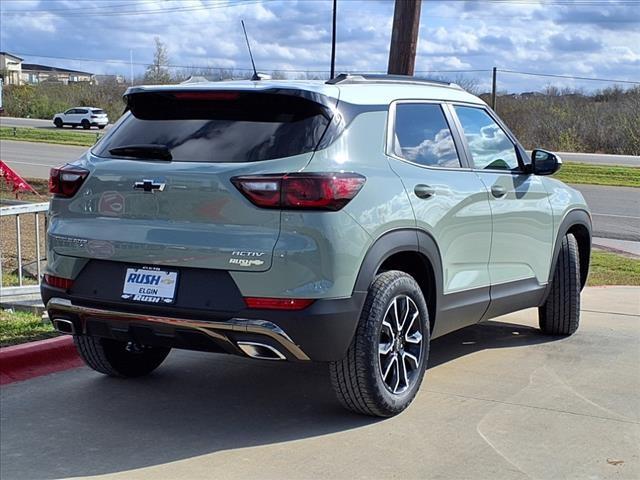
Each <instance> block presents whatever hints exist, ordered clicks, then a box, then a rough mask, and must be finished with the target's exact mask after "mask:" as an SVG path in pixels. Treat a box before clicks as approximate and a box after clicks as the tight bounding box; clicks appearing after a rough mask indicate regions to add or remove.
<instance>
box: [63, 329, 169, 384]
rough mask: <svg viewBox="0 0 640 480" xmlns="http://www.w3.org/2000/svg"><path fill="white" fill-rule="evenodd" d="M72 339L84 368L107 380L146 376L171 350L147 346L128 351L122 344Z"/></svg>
mask: <svg viewBox="0 0 640 480" xmlns="http://www.w3.org/2000/svg"><path fill="white" fill-rule="evenodd" d="M73 340H74V342H75V344H76V348H77V349H78V353H79V354H80V357H82V359H83V360H84V362H85V363H86V364H87V366H89V367H91V368H92V369H94V370H95V371H96V372H100V373H104V374H105V375H109V376H111V377H142V376H144V375H147V374H149V373H151V372H152V371H154V370H155V369H156V368H158V367H159V366H160V364H161V363H162V362H163V361H164V359H165V358H167V355H169V352H170V351H171V349H170V348H165V347H147V346H145V347H142V348H141V349H140V350H138V351H129V350H128V349H127V345H128V344H127V343H126V342H118V341H116V340H111V339H108V338H99V337H90V336H87V335H75V336H74V337H73Z"/></svg>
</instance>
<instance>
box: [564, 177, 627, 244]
mask: <svg viewBox="0 0 640 480" xmlns="http://www.w3.org/2000/svg"><path fill="white" fill-rule="evenodd" d="M572 187H574V188H576V189H578V190H580V192H582V195H584V198H585V200H586V201H587V205H589V208H590V209H591V214H592V216H593V230H594V231H593V236H594V237H604V238H615V239H618V240H631V241H635V242H640V188H631V187H602V186H599V185H572Z"/></svg>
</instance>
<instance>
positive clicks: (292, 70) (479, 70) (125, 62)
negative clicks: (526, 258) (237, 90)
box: [16, 52, 640, 85]
mask: <svg viewBox="0 0 640 480" xmlns="http://www.w3.org/2000/svg"><path fill="white" fill-rule="evenodd" d="M16 55H19V56H22V57H36V58H49V59H55V60H70V61H75V62H91V63H106V64H110V63H111V64H123V65H129V64H132V65H136V66H143V67H146V66H149V65H150V63H149V62H130V61H129V60H118V59H97V58H76V57H62V56H57V55H39V54H35V53H23V52H17V53H16ZM164 66H165V67H167V68H182V69H185V70H236V71H242V72H244V71H246V72H252V71H253V69H252V68H245V67H221V66H212V65H176V64H168V65H164ZM265 70H268V71H280V72H285V73H329V70H328V69H322V70H315V69H308V68H268V69H265ZM491 71H492V69H490V68H476V69H445V70H442V69H438V70H416V71H415V73H416V74H425V73H487V72H491ZM497 71H498V72H500V73H510V74H515V75H530V76H534V77H551V78H564V79H570V80H585V81H593V82H608V83H628V84H633V85H640V81H633V80H620V79H611V78H595V77H580V76H572V75H559V74H553V73H534V72H522V71H518V70H506V69H502V68H499V69H497ZM336 72H343V73H384V69H380V70H360V69H357V70H354V69H349V68H336Z"/></svg>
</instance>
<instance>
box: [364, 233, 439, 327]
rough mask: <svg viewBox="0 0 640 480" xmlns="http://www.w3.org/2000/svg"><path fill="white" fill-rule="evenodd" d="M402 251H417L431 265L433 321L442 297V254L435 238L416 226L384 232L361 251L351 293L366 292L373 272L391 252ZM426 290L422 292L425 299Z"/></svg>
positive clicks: (371, 281)
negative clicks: (362, 258) (361, 255)
mask: <svg viewBox="0 0 640 480" xmlns="http://www.w3.org/2000/svg"><path fill="white" fill-rule="evenodd" d="M403 252H415V253H420V254H422V255H423V256H424V257H426V259H427V260H428V261H429V263H430V264H431V268H432V270H433V272H432V273H433V278H434V283H435V285H434V287H435V292H434V293H435V295H433V311H432V312H430V314H433V315H434V318H433V319H432V320H433V321H435V317H436V312H437V309H438V306H439V305H438V303H439V300H440V299H441V298H442V281H443V280H442V278H443V275H442V257H441V255H440V249H439V248H438V244H437V243H436V241H435V239H434V238H433V237H432V236H431V235H430V234H429V233H427V232H425V231H424V230H420V229H418V228H401V229H396V230H391V231H388V232H385V233H384V234H382V235H381V236H380V237H378V238H377V239H376V240H375V241H374V242H373V244H372V245H371V246H370V247H369V250H368V251H367V253H366V254H365V257H364V260H363V261H362V264H361V265H360V271H359V272H358V276H357V278H356V283H355V287H354V293H366V292H368V290H369V287H370V286H371V284H372V283H373V281H374V279H375V275H376V272H378V270H379V269H380V267H381V266H382V264H383V263H384V262H385V261H386V260H387V259H389V258H390V257H391V256H392V255H395V254H397V253H403ZM428 293H429V292H424V295H425V298H427V295H428Z"/></svg>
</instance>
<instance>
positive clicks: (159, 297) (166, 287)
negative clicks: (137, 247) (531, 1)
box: [122, 267, 178, 303]
mask: <svg viewBox="0 0 640 480" xmlns="http://www.w3.org/2000/svg"><path fill="white" fill-rule="evenodd" d="M177 282H178V272H168V271H166V270H160V269H159V268H154V267H143V268H127V274H126V275H125V277H124V287H123V289H122V298H123V299H125V300H133V301H135V302H147V303H173V301H174V299H175V295H176V284H177Z"/></svg>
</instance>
